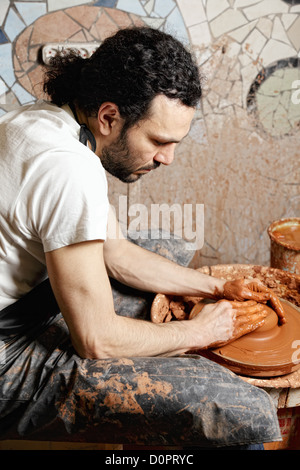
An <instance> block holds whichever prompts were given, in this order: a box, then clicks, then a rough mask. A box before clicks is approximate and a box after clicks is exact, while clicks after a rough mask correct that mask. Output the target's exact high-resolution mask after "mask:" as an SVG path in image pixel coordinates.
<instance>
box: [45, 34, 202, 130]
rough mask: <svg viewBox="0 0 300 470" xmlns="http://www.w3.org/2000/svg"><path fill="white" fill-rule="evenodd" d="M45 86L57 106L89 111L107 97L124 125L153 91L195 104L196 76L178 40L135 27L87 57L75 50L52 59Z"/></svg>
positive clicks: (140, 114)
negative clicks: (82, 56)
mask: <svg viewBox="0 0 300 470" xmlns="http://www.w3.org/2000/svg"><path fill="white" fill-rule="evenodd" d="M44 91H45V92H46V93H47V94H48V95H49V96H50V98H51V101H52V102H53V103H55V104H57V105H58V106H62V105H64V104H67V103H71V104H76V105H77V106H78V107H79V108H80V109H81V110H83V111H84V112H85V113H86V114H87V115H89V116H96V115H97V113H98V109H99V107H100V105H101V104H102V103H104V102H105V101H111V102H113V103H115V104H116V105H117V106H118V108H119V112H120V115H121V117H122V118H124V119H125V125H126V124H127V126H126V127H129V126H131V125H133V124H135V123H136V122H137V121H139V120H140V119H142V118H144V117H146V115H147V112H148V110H149V107H150V104H151V101H152V100H153V98H155V96H156V95H158V94H164V95H165V96H167V97H168V98H172V99H179V100H180V101H181V102H182V103H183V104H185V105H186V106H190V107H195V106H196V105H197V103H198V101H199V100H200V97H201V80H200V76H199V71H198V68H197V66H196V64H195V62H194V61H193V58H192V55H191V53H190V52H188V51H187V50H186V49H185V47H184V46H183V45H182V44H181V43H180V42H179V41H178V40H177V39H175V38H174V37H172V36H171V35H169V34H166V33H163V32H161V31H158V30H157V29H153V28H148V27H134V28H128V29H121V30H119V31H118V32H117V33H116V34H115V35H113V36H111V37H109V38H107V39H105V40H104V41H103V43H102V44H101V45H100V47H99V48H98V49H97V50H96V51H95V52H94V54H93V55H92V56H91V57H90V58H89V59H83V58H81V57H79V56H78V55H76V53H74V52H73V53H72V52H71V53H70V54H68V55H66V56H64V55H58V56H56V57H55V58H53V59H52V62H51V65H50V67H48V70H47V71H46V76H45V83H44Z"/></svg>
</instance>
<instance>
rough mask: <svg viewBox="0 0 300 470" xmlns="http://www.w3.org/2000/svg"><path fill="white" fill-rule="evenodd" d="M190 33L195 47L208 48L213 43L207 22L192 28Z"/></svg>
mask: <svg viewBox="0 0 300 470" xmlns="http://www.w3.org/2000/svg"><path fill="white" fill-rule="evenodd" d="M189 33H190V37H191V42H192V44H193V46H199V47H201V46H205V47H206V46H209V44H210V43H211V34H210V30H209V27H208V23H207V21H205V22H204V23H201V24H197V25H195V26H190V27H189Z"/></svg>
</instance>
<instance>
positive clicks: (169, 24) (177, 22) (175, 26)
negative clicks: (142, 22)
mask: <svg viewBox="0 0 300 470" xmlns="http://www.w3.org/2000/svg"><path fill="white" fill-rule="evenodd" d="M165 31H167V32H169V33H171V34H173V35H174V36H175V37H176V38H177V39H179V40H180V41H182V42H183V43H189V37H188V34H187V31H186V27H185V24H184V22H183V19H182V16H181V14H180V11H179V10H178V8H174V10H173V11H172V13H170V15H169V16H168V17H167V18H166V22H165Z"/></svg>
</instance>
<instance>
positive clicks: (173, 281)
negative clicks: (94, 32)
mask: <svg viewBox="0 0 300 470" xmlns="http://www.w3.org/2000/svg"><path fill="white" fill-rule="evenodd" d="M45 90H46V91H47V92H48V93H49V95H50V97H51V99H52V104H49V103H38V104H36V105H33V106H29V107H26V108H25V109H21V110H18V111H16V112H14V113H11V114H9V115H8V116H6V117H4V118H3V119H2V123H1V134H0V135H1V178H2V184H1V188H2V190H1V191H2V198H1V227H2V230H1V238H2V244H1V245H2V271H1V285H0V289H1V291H0V294H1V302H2V308H5V307H7V306H8V305H10V304H12V303H13V301H14V300H15V299H17V298H19V297H22V295H24V294H26V292H27V291H29V290H30V288H32V287H34V286H35V285H36V284H37V283H38V281H40V280H42V279H43V277H45V275H46V272H47V273H48V275H49V279H50V283H51V286H52V289H53V292H54V295H55V298H56V300H57V302H58V305H59V307H60V310H61V312H62V314H63V316H64V318H65V320H66V322H67V324H68V327H69V330H70V335H71V338H72V341H73V345H74V347H75V349H76V351H77V352H78V354H79V355H80V356H81V357H85V358H105V357H120V356H121V357H123V356H152V355H155V356H156V355H161V354H164V355H166V354H168V355H174V354H178V353H179V352H184V351H187V350H191V349H193V348H201V347H206V346H208V345H210V344H212V343H215V342H217V341H226V340H227V339H229V338H231V337H232V336H233V335H234V334H236V332H237V330H238V327H239V325H238V320H237V319H235V315H236V312H234V311H233V309H232V307H231V305H230V304H229V303H227V302H225V303H219V304H217V305H216V306H213V307H212V306H210V307H206V309H205V311H203V313H202V314H201V315H200V316H198V317H197V318H195V320H193V322H187V323H186V322H182V323H176V324H173V323H171V324H166V325H163V327H160V326H157V325H154V324H151V323H148V322H140V321H134V320H132V319H128V318H124V317H120V316H118V315H116V314H115V311H114V305H113V298H112V293H111V288H110V283H109V277H108V275H110V276H112V277H114V278H116V279H118V280H119V281H121V282H123V283H125V284H128V285H131V286H134V287H136V288H139V289H141V290H150V291H152V292H163V293H167V294H178V295H180V294H187V295H195V296H198V295H204V296H205V297H210V298H215V299H219V298H222V297H224V296H225V297H226V293H225V294H224V284H225V283H224V281H222V280H218V279H214V278H211V277H209V276H205V275H202V274H200V273H198V272H196V271H194V270H190V269H186V268H182V267H180V266H177V265H174V264H172V263H171V262H169V261H167V260H165V259H163V258H160V257H158V256H156V255H153V254H152V253H149V252H147V251H146V250H143V249H142V248H139V247H137V246H136V245H133V244H131V243H129V242H128V241H127V240H125V239H124V238H122V236H121V235H120V236H119V237H113V238H110V233H109V230H108V234H107V233H106V227H107V219H109V226H110V225H111V222H112V216H110V217H108V207H109V206H108V200H107V195H106V191H107V188H106V180H105V175H104V170H103V167H104V168H105V169H106V170H107V171H109V172H110V173H111V174H112V175H115V176H116V177H118V178H120V179H121V180H122V181H125V182H134V181H136V180H137V179H138V178H140V177H141V176H142V175H144V174H146V173H148V172H149V171H151V170H153V169H154V168H157V167H158V166H159V165H160V164H163V165H169V164H171V162H172V161H173V158H174V151H175V147H176V145H177V143H179V142H180V141H181V140H182V139H183V138H184V137H185V136H186V135H187V134H188V132H189V128H190V125H191V122H192V119H193V116H194V110H195V106H196V104H197V102H198V100H199V98H200V96H201V86H200V79H199V75H198V71H197V68H196V66H195V65H194V63H193V61H192V59H191V56H190V54H189V53H188V52H186V51H185V49H184V48H183V46H182V45H181V44H180V43H178V42H177V41H175V40H174V39H173V38H171V37H170V36H168V35H164V34H162V33H160V32H158V31H156V30H152V29H147V28H144V29H133V30H124V31H120V32H118V33H117V34H116V35H115V36H114V37H113V38H110V39H107V40H106V41H104V43H103V45H102V46H101V47H100V48H99V50H98V51H97V52H96V53H95V54H94V55H93V57H92V58H91V59H89V60H84V59H80V58H78V57H76V56H75V57H74V56H72V55H71V56H70V57H64V58H58V59H56V65H55V64H54V66H53V67H52V68H51V69H50V71H49V73H48V78H47V81H46V83H45ZM75 119H76V120H75ZM76 121H77V122H76ZM80 126H81V127H80ZM79 133H81V134H80V135H79V136H78V134H79ZM78 137H79V138H80V139H81V141H82V139H83V140H84V142H85V143H87V147H86V148H85V147H84V146H83V145H82V144H81V143H80V142H79V138H78ZM91 145H93V148H92V147H91ZM89 147H90V148H89ZM227 287H229V288H228V289H227V292H230V291H231V290H232V287H235V290H234V289H233V291H232V292H231V295H229V296H228V295H227V298H230V299H238V300H243V299H248V298H253V295H255V296H256V297H255V298H257V299H258V300H262V301H265V300H266V294H265V293H264V292H262V293H261V294H260V295H259V294H257V292H253V290H251V288H252V284H251V285H250V288H246V285H245V283H240V284H236V283H233V284H229V285H228V284H227ZM267 295H268V294H267ZM5 313H6V318H8V320H9V317H7V310H5ZM22 315H23V318H21V319H18V324H19V323H24V325H25V327H26V315H25V314H24V312H22ZM262 318H263V314H262V313H261V312H260V306H259V305H257V309H255V313H254V316H252V317H250V320H248V321H249V323H250V324H254V326H255V325H257V321H260V320H261V319H262ZM8 320H7V322H8V325H9V321H8ZM13 321H14V319H13V318H12V323H13ZM12 326H13V325H12ZM246 326H247V325H246ZM0 329H1V313H0ZM8 331H9V327H8ZM14 331H17V330H14ZM4 334H5V333H4Z"/></svg>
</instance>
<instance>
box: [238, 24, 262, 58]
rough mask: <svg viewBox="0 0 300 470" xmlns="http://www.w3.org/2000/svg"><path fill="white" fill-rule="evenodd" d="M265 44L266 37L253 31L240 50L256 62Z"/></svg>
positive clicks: (255, 30)
mask: <svg viewBox="0 0 300 470" xmlns="http://www.w3.org/2000/svg"><path fill="white" fill-rule="evenodd" d="M266 42H267V39H266V37H265V36H264V35H263V34H262V33H261V32H260V31H258V30H257V29H254V30H253V31H252V32H251V33H250V34H249V36H248V37H247V38H246V39H245V41H244V43H243V47H242V50H243V51H244V52H245V53H246V54H248V55H249V56H250V57H252V59H254V60H256V59H257V58H258V57H259V54H260V52H261V50H262V48H263V47H264V45H265V44H266Z"/></svg>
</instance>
